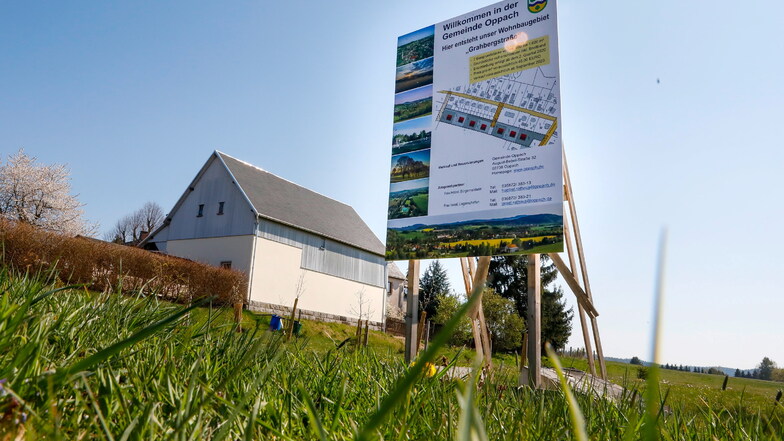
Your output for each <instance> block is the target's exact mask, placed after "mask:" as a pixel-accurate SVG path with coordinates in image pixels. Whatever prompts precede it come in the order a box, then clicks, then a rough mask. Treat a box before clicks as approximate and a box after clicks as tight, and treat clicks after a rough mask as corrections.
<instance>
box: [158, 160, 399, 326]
mask: <svg viewBox="0 0 784 441" xmlns="http://www.w3.org/2000/svg"><path fill="white" fill-rule="evenodd" d="M221 155H222V154H220V153H218V152H216V153H214V154H213V155H212V156H211V157H210V159H209V160H208V161H207V163H206V164H205V165H204V167H203V168H202V170H201V171H200V172H199V174H198V175H197V176H196V178H195V179H194V180H193V182H192V183H191V184H190V186H189V187H188V189H187V190H186V191H185V193H184V194H183V195H182V197H181V198H180V200H179V201H178V202H177V204H176V205H175V206H174V208H173V209H172V212H171V213H170V214H169V215H168V216H167V219H166V222H165V224H164V226H163V227H162V228H160V229H158V230H157V231H155V232H153V234H151V235H150V237H149V238H148V239H147V240H145V242H143V245H144V246H145V247H146V248H149V249H157V250H159V251H162V252H165V253H167V254H171V255H174V256H179V257H184V258H187V259H191V260H195V261H199V262H203V263H206V264H209V265H214V266H220V265H222V266H230V267H231V268H232V269H234V270H237V271H241V272H243V273H245V274H247V275H248V295H247V299H246V300H247V304H248V305H249V306H250V307H251V308H253V307H259V308H263V307H264V305H277V306H282V307H289V308H290V307H291V306H292V305H293V304H294V299H295V297H296V296H297V292H298V290H299V292H300V298H299V303H298V309H301V310H304V311H310V312H313V313H315V314H313V315H315V316H321V315H331V316H339V317H342V318H347V319H350V320H355V319H357V318H359V315H360V314H361V315H362V319H365V320H370V321H372V322H377V323H381V322H382V321H383V318H384V313H385V309H384V308H385V301H384V300H385V291H386V289H385V288H386V273H385V268H386V265H385V261H384V257H383V256H380V255H378V254H376V253H373V252H368V251H366V250H363V249H360V248H357V247H355V246H353V245H348V244H346V243H342V242H340V241H339V240H336V239H334V238H332V237H327V236H321V235H319V234H318V233H317V232H314V231H303V230H300V229H298V228H297V227H296V226H295V225H293V223H294V222H291V223H289V224H284V223H281V222H279V221H278V220H277V219H275V220H273V219H267V218H265V217H264V208H265V207H261V206H259V207H255V206H254V205H253V202H252V201H251V200H250V199H249V198H248V196H247V195H246V193H245V192H244V191H243V189H242V181H240V182H238V181H237V179H236V178H235V176H234V174H233V173H232V171H231V168H229V167H228V166H227V165H226V163H225V162H224V159H223V157H222V156H221ZM229 158H230V157H229ZM231 160H233V161H237V160H234V158H231ZM235 166H236V165H235ZM241 171H242V172H243V173H245V176H244V179H248V170H246V169H243V170H241ZM264 173H266V172H264ZM273 176H274V175H273ZM275 178H276V179H280V178H277V177H275ZM266 179H270V178H269V177H267V178H266ZM288 184H290V185H296V184H291V183H288ZM300 189H301V188H300ZM284 190H285V186H284ZM314 194H315V193H314ZM315 195H316V196H314V197H319V198H325V197H324V196H321V195H317V194H315ZM327 199H328V198H327ZM329 201H331V200H329ZM333 202H334V201H333ZM335 203H337V202H335ZM337 221H339V219H338V220H337ZM373 249H375V248H373ZM300 280H302V283H301V284H300ZM300 285H301V286H300Z"/></svg>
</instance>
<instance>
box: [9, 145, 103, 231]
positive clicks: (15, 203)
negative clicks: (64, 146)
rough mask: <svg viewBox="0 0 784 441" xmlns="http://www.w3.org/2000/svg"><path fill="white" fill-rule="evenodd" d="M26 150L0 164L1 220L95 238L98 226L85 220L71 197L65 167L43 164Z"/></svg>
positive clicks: (67, 172) (62, 165) (78, 206)
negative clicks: (26, 152)
mask: <svg viewBox="0 0 784 441" xmlns="http://www.w3.org/2000/svg"><path fill="white" fill-rule="evenodd" d="M36 161H37V158H35V157H33V156H27V155H26V154H25V152H24V150H23V149H19V151H18V152H16V154H14V155H9V156H8V160H7V161H6V163H5V164H2V165H0V217H3V218H5V219H9V220H13V221H18V222H23V223H26V224H30V225H33V226H36V227H39V228H43V229H46V230H49V231H54V232H57V233H62V234H68V235H77V234H81V235H85V236H92V235H94V234H95V233H96V231H97V229H98V226H97V225H96V224H91V223H88V222H87V221H86V220H85V219H84V217H83V216H84V210H82V207H83V206H84V205H83V204H81V203H80V202H79V201H78V200H77V195H71V194H70V193H71V183H70V178H69V171H68V168H67V167H66V165H65V164H52V165H46V164H39V163H37V162H36Z"/></svg>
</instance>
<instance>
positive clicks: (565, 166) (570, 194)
mask: <svg viewBox="0 0 784 441" xmlns="http://www.w3.org/2000/svg"><path fill="white" fill-rule="evenodd" d="M562 152H563V175H564V184H565V187H566V196H567V199H568V200H569V214H570V215H571V216H572V226H573V227H574V241H575V243H576V245H577V255H578V256H579V260H580V271H581V272H582V276H583V284H584V286H585V294H586V295H587V296H588V299H589V300H590V301H591V302H593V295H592V294H591V283H590V282H589V281H588V268H587V267H586V265H585V253H584V252H583V240H582V236H581V235H580V223H579V222H578V221H577V208H576V207H575V204H574V192H573V191H572V179H571V177H570V176H569V165H568V164H567V162H566V151H565V150H562ZM591 327H592V328H593V338H594V341H595V342H596V355H597V356H598V358H599V368H600V369H601V377H602V379H604V380H606V379H607V368H606V366H605V364H604V351H603V350H602V340H601V338H600V337H599V324H598V323H597V321H596V317H591ZM586 352H587V348H586Z"/></svg>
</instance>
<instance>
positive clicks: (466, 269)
mask: <svg viewBox="0 0 784 441" xmlns="http://www.w3.org/2000/svg"><path fill="white" fill-rule="evenodd" d="M460 266H461V267H462V268H463V283H465V288H466V297H471V293H473V292H474V287H473V285H472V284H473V280H472V279H471V266H470V264H469V258H468V257H461V258H460ZM468 317H469V318H470V319H471V335H472V336H473V337H474V350H475V351H476V353H477V355H479V354H482V357H484V352H485V351H484V346H483V345H482V332H481V331H480V330H479V323H478V321H477V320H475V319H474V316H473V315H472V313H469V315H468Z"/></svg>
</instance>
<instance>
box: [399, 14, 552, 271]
mask: <svg viewBox="0 0 784 441" xmlns="http://www.w3.org/2000/svg"><path fill="white" fill-rule="evenodd" d="M556 23H557V20H556V4H555V0H527V2H526V0H522V1H520V0H518V1H502V2H499V3H496V4H493V5H490V6H487V7H484V8H481V9H477V10H476V11H473V12H469V13H468V14H464V15H461V16H459V17H455V18H452V19H450V20H447V21H444V22H441V23H438V24H436V25H433V26H429V27H426V28H423V29H420V30H418V31H415V32H411V33H409V34H406V35H403V36H401V37H400V38H399V39H398V47H397V63H396V75H395V105H394V126H393V135H392V159H391V162H390V175H389V180H390V190H389V205H388V211H387V214H388V223H387V259H388V260H405V259H426V258H443V257H465V256H481V255H485V256H486V255H513V254H532V253H551V252H560V251H563V181H562V146H561V112H560V104H561V99H560V92H559V75H558V32H557V25H556Z"/></svg>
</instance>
